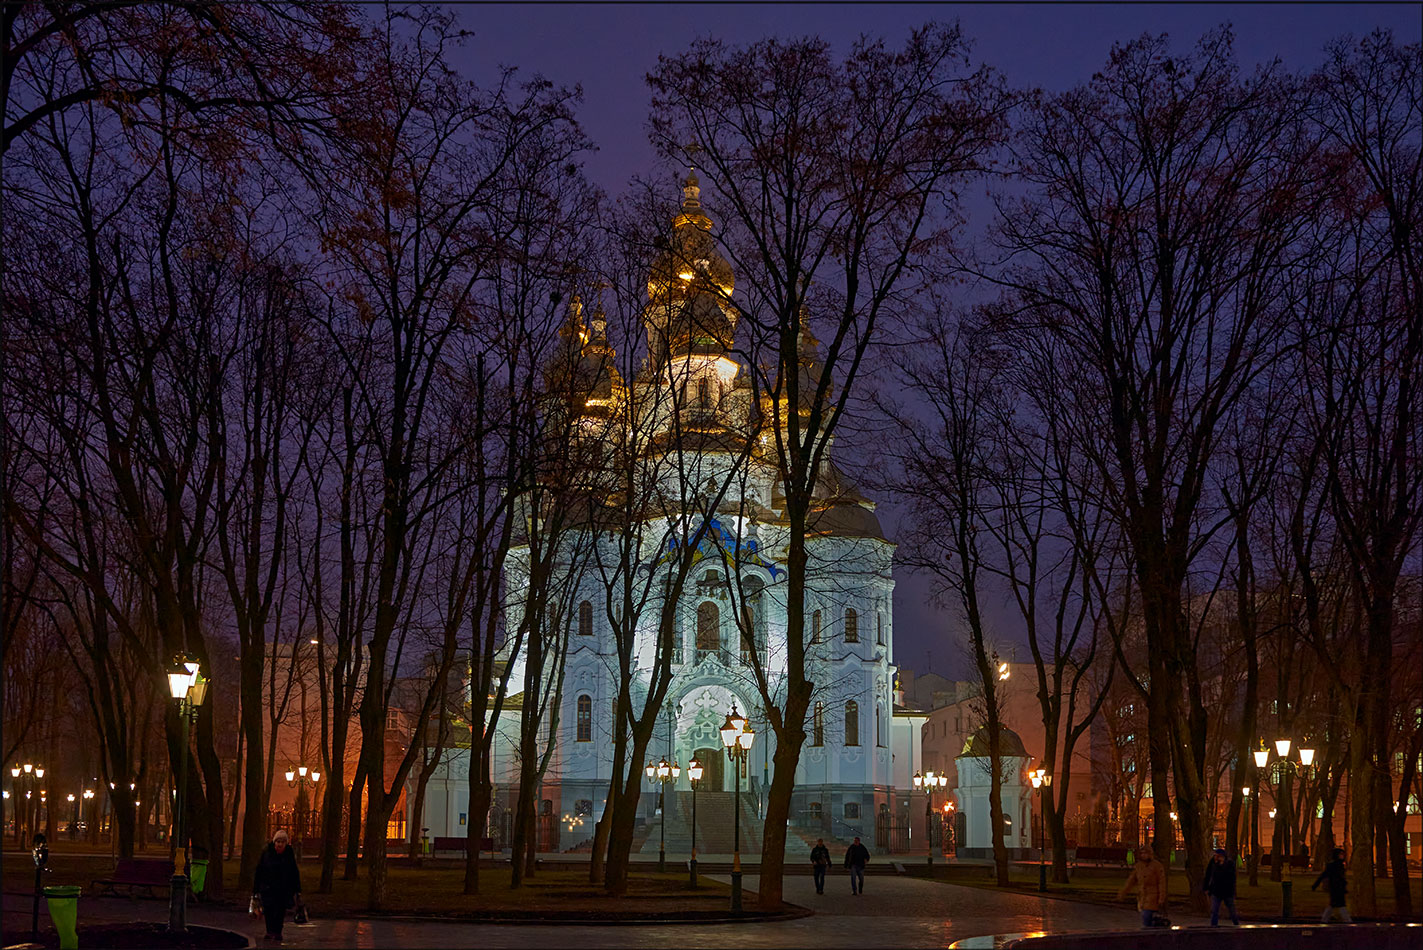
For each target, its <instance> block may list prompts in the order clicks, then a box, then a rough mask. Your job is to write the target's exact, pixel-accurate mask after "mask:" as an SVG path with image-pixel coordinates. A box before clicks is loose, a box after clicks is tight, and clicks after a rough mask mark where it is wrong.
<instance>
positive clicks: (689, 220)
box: [645, 169, 736, 360]
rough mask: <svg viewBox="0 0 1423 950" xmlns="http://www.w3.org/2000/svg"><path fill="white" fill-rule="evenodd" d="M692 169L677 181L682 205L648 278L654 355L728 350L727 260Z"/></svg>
mask: <svg viewBox="0 0 1423 950" xmlns="http://www.w3.org/2000/svg"><path fill="white" fill-rule="evenodd" d="M712 227H713V225H712V220H711V218H709V217H707V215H706V212H705V211H703V210H702V202H701V187H700V185H699V183H698V181H697V174H696V171H695V170H694V169H689V170H688V172H687V177H686V180H685V181H684V182H683V183H682V208H681V211H680V212H679V213H678V214H677V216H676V217H675V218H673V219H672V231H671V234H669V235H668V237H667V242H666V247H665V248H664V249H663V251H662V253H661V254H660V255H659V256H658V258H657V260H656V261H655V262H654V263H653V265H652V273H651V274H649V275H648V279H647V299H648V305H647V310H646V318H645V319H646V324H647V336H648V343H649V347H650V349H651V352H652V354H653V357H654V359H657V360H660V359H664V358H666V357H669V356H687V355H691V354H705V355H721V354H723V353H725V352H726V351H728V350H729V349H731V342H732V337H733V335H734V334H735V332H736V309H735V308H734V307H733V306H732V305H731V293H732V290H734V289H735V286H736V280H735V277H734V276H733V274H732V270H731V265H730V264H729V263H728V262H727V260H726V258H725V257H723V256H722V255H721V252H720V251H718V250H717V248H716V242H715V240H714V239H713V238H712Z"/></svg>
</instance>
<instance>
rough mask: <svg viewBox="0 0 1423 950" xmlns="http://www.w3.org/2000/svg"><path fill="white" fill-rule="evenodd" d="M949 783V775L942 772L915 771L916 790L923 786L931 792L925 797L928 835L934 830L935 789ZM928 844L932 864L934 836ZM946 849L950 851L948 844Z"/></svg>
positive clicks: (925, 820) (925, 826)
mask: <svg viewBox="0 0 1423 950" xmlns="http://www.w3.org/2000/svg"><path fill="white" fill-rule="evenodd" d="M948 784H949V777H948V776H947V775H945V774H943V773H942V772H935V771H934V770H933V769H927V770H925V772H924V774H922V775H921V774H920V773H918V772H915V773H914V788H915V789H916V790H917V789H921V788H922V789H923V790H924V791H926V792H928V793H929V795H928V797H927V798H926V799H924V833H925V834H926V835H930V834H931V830H932V828H933V826H934V791H935V790H936V789H941V788H945V787H947V786H948ZM944 817H945V818H947V817H948V815H947V813H946V814H945V816H944ZM940 834H941V835H942V834H943V831H942V830H941V831H940ZM928 844H929V863H930V864H933V863H934V842H933V840H932V837H931V839H930V841H929V842H928ZM944 850H945V853H947V851H948V847H947V845H945V847H944Z"/></svg>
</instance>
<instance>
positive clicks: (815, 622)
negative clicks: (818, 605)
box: [810, 610, 820, 643]
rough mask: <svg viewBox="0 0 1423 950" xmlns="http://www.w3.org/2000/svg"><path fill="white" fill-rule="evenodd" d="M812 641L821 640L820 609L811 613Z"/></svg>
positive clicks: (817, 641)
mask: <svg viewBox="0 0 1423 950" xmlns="http://www.w3.org/2000/svg"><path fill="white" fill-rule="evenodd" d="M810 642H811V643H819V642H820V611H818V610H817V611H816V612H815V613H813V614H811V615H810Z"/></svg>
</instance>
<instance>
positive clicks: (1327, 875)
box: [1309, 848, 1354, 924]
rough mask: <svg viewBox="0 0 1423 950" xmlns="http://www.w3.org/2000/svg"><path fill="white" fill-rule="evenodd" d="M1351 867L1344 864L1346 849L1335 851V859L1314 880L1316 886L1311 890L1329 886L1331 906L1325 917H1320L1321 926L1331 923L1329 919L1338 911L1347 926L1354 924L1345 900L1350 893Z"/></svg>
mask: <svg viewBox="0 0 1423 950" xmlns="http://www.w3.org/2000/svg"><path fill="white" fill-rule="evenodd" d="M1348 872H1349V866H1348V865H1347V864H1345V863H1344V849H1343V848H1335V849H1334V859H1333V860H1332V861H1330V862H1329V863H1328V864H1326V865H1325V866H1324V870H1323V871H1321V872H1319V877H1317V878H1315V879H1314V884H1312V885H1311V886H1310V888H1309V889H1310V890H1311V891H1313V890H1317V889H1318V888H1319V885H1320V884H1321V883H1325V882H1327V883H1328V884H1329V906H1328V907H1326V908H1324V913H1323V915H1321V916H1320V918H1319V922H1320V923H1321V924H1327V923H1329V919H1330V918H1331V917H1333V916H1334V914H1335V912H1336V911H1337V912H1338V914H1339V919H1340V920H1342V921H1344V923H1346V924H1352V923H1353V922H1354V918H1352V917H1350V916H1349V908H1348V905H1347V902H1346V900H1345V898H1346V896H1347V895H1348V893H1349V873H1348Z"/></svg>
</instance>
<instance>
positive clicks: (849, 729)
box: [845, 699, 860, 745]
mask: <svg viewBox="0 0 1423 950" xmlns="http://www.w3.org/2000/svg"><path fill="white" fill-rule="evenodd" d="M845 744H846V745H859V744H860V704H859V703H857V702H855V701H854V700H853V699H852V700H850V701H849V702H847V703H846V704H845Z"/></svg>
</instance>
